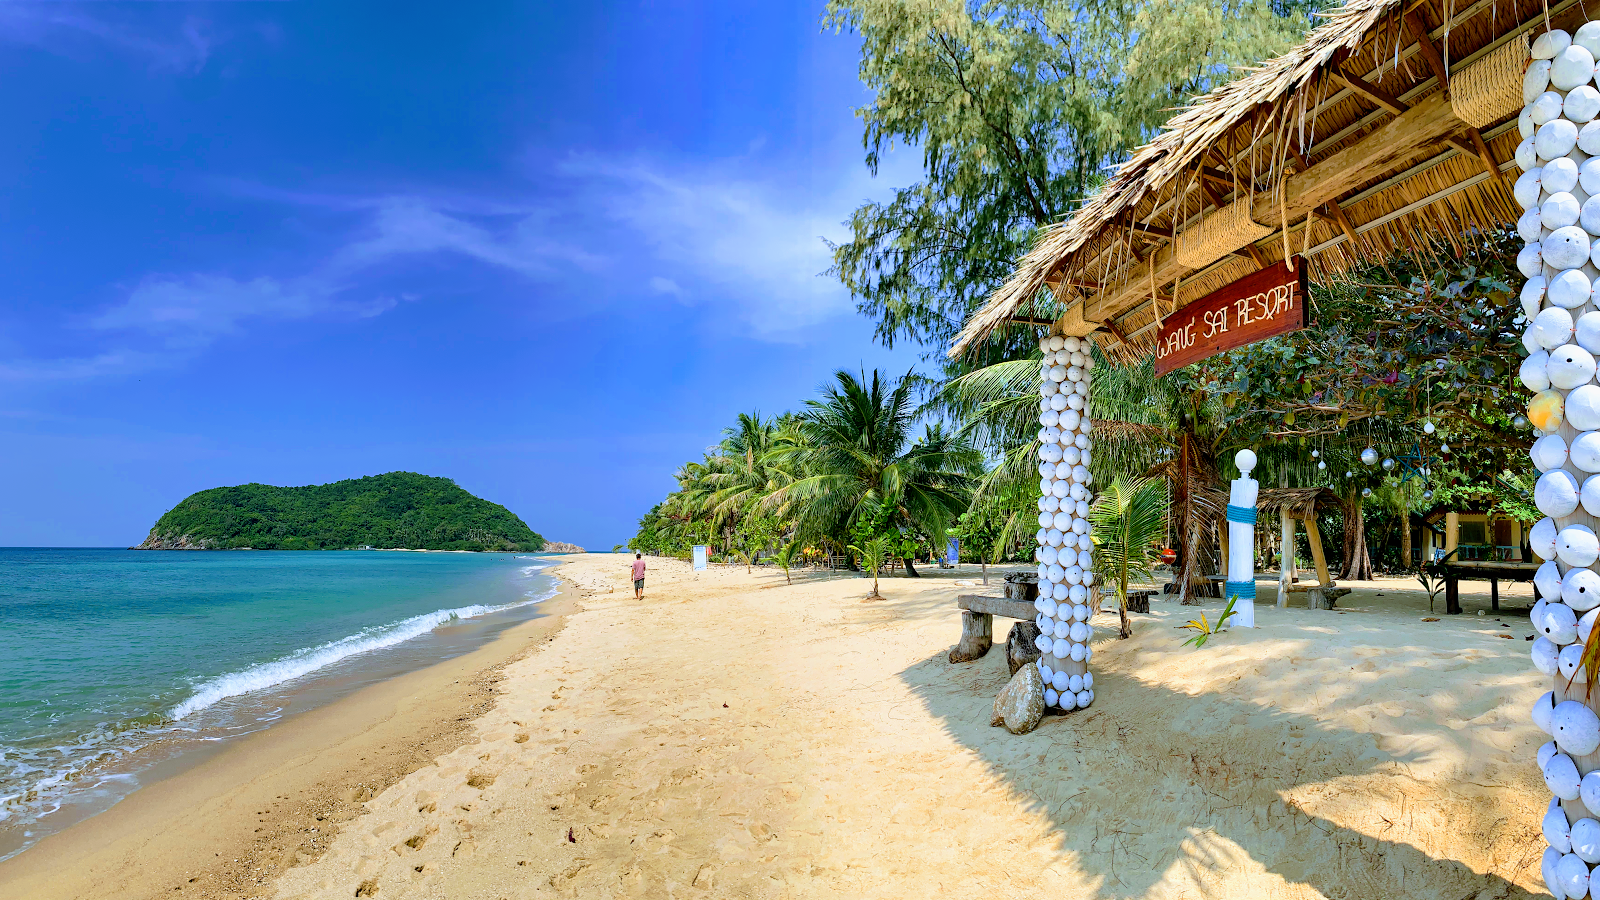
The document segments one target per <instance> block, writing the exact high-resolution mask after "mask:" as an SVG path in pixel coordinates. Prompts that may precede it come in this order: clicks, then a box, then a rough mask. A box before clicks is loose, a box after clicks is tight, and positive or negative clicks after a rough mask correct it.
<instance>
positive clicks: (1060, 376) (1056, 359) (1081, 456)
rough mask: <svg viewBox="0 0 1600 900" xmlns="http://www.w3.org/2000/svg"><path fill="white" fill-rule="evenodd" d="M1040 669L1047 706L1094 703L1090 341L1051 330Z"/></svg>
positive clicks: (1044, 395) (1042, 388)
mask: <svg viewBox="0 0 1600 900" xmlns="http://www.w3.org/2000/svg"><path fill="white" fill-rule="evenodd" d="M1039 349H1040V350H1042V351H1043V352H1044V363H1043V365H1042V366H1041V367H1040V371H1039V394H1040V400H1039V424H1040V425H1041V426H1042V427H1041V428H1040V430H1039V532H1038V534H1037V538H1038V542H1039V549H1038V551H1037V557H1036V558H1037V559H1038V560H1039V599H1038V600H1037V601H1035V602H1034V605H1035V607H1036V608H1037V609H1038V610H1039V616H1038V618H1037V619H1036V620H1035V621H1036V623H1037V624H1038V626H1039V631H1040V635H1039V641H1038V646H1039V652H1040V653H1041V654H1043V655H1042V656H1040V657H1039V662H1038V666H1039V673H1040V674H1041V675H1043V676H1044V682H1045V692H1044V700H1045V704H1046V705H1047V706H1056V707H1059V708H1061V709H1069V710H1070V709H1082V708H1083V707H1086V706H1088V705H1089V704H1090V703H1093V702H1094V676H1093V675H1091V674H1090V673H1089V658H1090V657H1091V656H1093V655H1094V650H1093V649H1091V647H1090V646H1089V639H1090V637H1091V635H1092V634H1093V629H1092V626H1090V625H1089V614H1090V605H1089V604H1090V603H1091V601H1092V597H1091V593H1090V592H1091V591H1093V590H1094V569H1093V564H1092V560H1091V557H1090V550H1091V548H1092V547H1093V544H1091V543H1090V540H1089V504H1090V503H1091V502H1092V501H1093V499H1094V495H1093V494H1092V493H1091V492H1090V489H1089V484H1090V481H1091V479H1090V477H1089V431H1090V425H1089V371H1090V370H1091V369H1093V368H1094V359H1093V358H1092V356H1091V355H1090V352H1089V350H1090V344H1089V339H1088V338H1077V337H1066V336H1063V335H1059V334H1054V335H1050V336H1049V337H1047V338H1045V339H1043V340H1042V341H1040V342H1039Z"/></svg>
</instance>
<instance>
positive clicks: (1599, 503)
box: [1446, 22, 1600, 898]
mask: <svg viewBox="0 0 1600 900" xmlns="http://www.w3.org/2000/svg"><path fill="white" fill-rule="evenodd" d="M1596 55H1600V23H1595V22H1590V23H1588V24H1586V25H1584V26H1583V27H1582V28H1580V29H1578V33H1577V35H1576V36H1568V35H1567V33H1566V32H1563V31H1551V32H1547V33H1545V34H1541V35H1539V37H1538V38H1537V39H1536V40H1535V41H1534V43H1533V56H1534V61H1533V62H1532V64H1531V65H1530V66H1529V68H1528V71H1527V73H1526V80H1525V81H1524V85H1523V95H1524V99H1525V100H1528V101H1531V102H1530V103H1529V105H1528V107H1527V108H1526V109H1525V110H1524V111H1523V113H1522V116H1521V118H1520V119H1519V125H1520V127H1521V133H1522V136H1523V138H1524V140H1523V142H1522V144H1521V145H1520V146H1518V147H1517V153H1516V159H1517V163H1518V165H1519V166H1521V168H1522V169H1523V170H1524V173H1523V174H1522V176H1521V177H1520V178H1518V179H1517V184H1516V188H1515V190H1514V191H1513V193H1514V194H1515V196H1516V199H1517V202H1518V203H1519V204H1520V205H1521V206H1522V207H1523V208H1524V209H1525V210H1527V212H1525V213H1524V214H1523V216H1522V218H1521V219H1519V220H1518V222H1517V230H1518V231H1519V232H1520V233H1521V234H1522V236H1523V238H1524V239H1525V240H1527V241H1528V246H1527V247H1526V248H1525V249H1524V250H1523V251H1522V253H1521V254H1519V255H1518V257H1517V268H1518V269H1519V270H1521V272H1522V274H1523V275H1525V276H1527V278H1528V281H1527V284H1526V285H1525V286H1524V288H1523V290H1522V304H1523V310H1524V311H1525V312H1526V313H1527V316H1528V318H1529V319H1531V320H1532V322H1531V324H1530V326H1529V328H1528V330H1527V332H1526V333H1525V334H1524V336H1523V344H1524V345H1525V346H1526V347H1527V350H1528V353H1529V356H1528V358H1527V359H1526V360H1525V361H1524V362H1523V365H1522V371H1521V373H1520V377H1521V379H1522V382H1523V384H1524V385H1525V386H1526V387H1527V388H1528V389H1529V390H1531V391H1534V392H1535V396H1534V397H1533V399H1532V401H1531V402H1530V403H1529V404H1528V418H1529V419H1530V420H1531V421H1532V423H1533V426H1534V428H1536V429H1538V432H1537V434H1538V440H1537V441H1536V442H1535V443H1534V445H1533V450H1532V456H1533V462H1534V465H1535V466H1536V467H1537V468H1538V469H1539V471H1540V472H1542V473H1543V474H1542V475H1540V476H1539V480H1538V482H1537V483H1536V484H1535V486H1534V502H1535V504H1536V505H1537V506H1538V507H1539V510H1540V512H1543V513H1544V514H1545V518H1544V519H1541V520H1540V521H1539V522H1538V524H1536V525H1534V526H1533V529H1532V531H1531V532H1530V533H1529V538H1530V543H1531V544H1532V546H1533V552H1534V554H1535V555H1536V556H1538V557H1539V558H1540V559H1543V560H1548V561H1547V562H1545V563H1544V565H1543V566H1542V567H1540V569H1539V571H1538V573H1537V575H1536V576H1535V582H1536V583H1537V584H1538V587H1539V592H1540V594H1541V595H1542V596H1543V597H1545V598H1548V599H1541V600H1540V601H1539V602H1538V603H1537V604H1535V606H1534V608H1533V613H1532V616H1531V619H1532V624H1533V627H1534V630H1535V631H1537V632H1539V634H1540V635H1541V636H1540V637H1539V639H1538V640H1536V641H1534V643H1533V647H1532V654H1533V663H1534V665H1535V666H1537V667H1538V668H1539V670H1540V671H1542V672H1544V673H1545V674H1546V675H1549V676H1552V680H1553V682H1554V683H1553V685H1552V688H1553V689H1552V690H1551V691H1550V692H1548V693H1546V694H1545V695H1544V696H1543V697H1541V698H1539V700H1538V702H1537V703H1535V705H1534V710H1533V720H1534V722H1535V723H1536V724H1538V726H1539V727H1540V728H1542V729H1544V730H1545V731H1546V732H1548V733H1549V734H1550V736H1551V737H1552V738H1553V740H1551V741H1550V742H1549V743H1547V744H1545V745H1544V746H1543V747H1541V748H1539V753H1538V765H1539V767H1540V769H1541V771H1542V772H1543V774H1544V780H1545V784H1547V785H1548V786H1549V787H1550V789H1551V791H1552V793H1554V794H1555V795H1556V799H1554V800H1552V801H1551V803H1550V805H1549V807H1548V808H1546V809H1545V810H1543V811H1539V810H1529V811H1528V814H1529V816H1530V818H1531V817H1534V816H1541V815H1542V817H1543V823H1542V824H1543V831H1544V836H1545V839H1546V840H1547V841H1548V842H1549V844H1550V846H1549V847H1548V848H1547V849H1546V850H1545V852H1544V858H1543V860H1542V863H1541V865H1540V870H1541V872H1542V873H1543V875H1544V879H1545V883H1546V884H1547V885H1548V886H1549V888H1550V891H1551V893H1552V894H1554V895H1555V896H1556V897H1562V898H1581V897H1586V896H1592V895H1593V891H1595V890H1600V876H1597V877H1596V878H1595V881H1594V883H1593V884H1591V872H1590V870H1591V868H1592V867H1593V866H1594V865H1595V864H1596V863H1600V822H1597V821H1596V819H1597V818H1600V717H1597V716H1596V715H1595V710H1594V708H1593V707H1594V706H1595V705H1596V704H1600V693H1597V694H1596V695H1595V696H1594V697H1592V698H1586V697H1585V694H1586V693H1587V692H1588V690H1587V689H1588V685H1587V684H1586V679H1585V675H1584V672H1583V669H1582V667H1581V666H1580V664H1579V663H1580V659H1581V657H1582V655H1583V648H1584V644H1585V642H1586V641H1587V639H1588V638H1589V635H1590V632H1591V631H1592V630H1593V629H1594V624H1595V620H1596V618H1597V617H1600V574H1596V572H1595V571H1594V569H1595V567H1596V566H1595V564H1596V558H1597V556H1600V540H1597V539H1596V536H1595V531H1594V529H1595V528H1596V525H1597V523H1600V520H1597V518H1596V517H1597V515H1600V479H1597V478H1595V477H1593V475H1594V473H1597V472H1600V385H1596V384H1594V376H1595V359H1594V356H1593V354H1594V353H1596V352H1600V311H1596V304H1595V302H1594V300H1593V298H1592V295H1591V290H1592V288H1593V283H1594V282H1595V281H1596V280H1597V279H1600V270H1597V269H1596V268H1595V266H1594V264H1593V262H1592V256H1591V251H1592V250H1593V249H1594V245H1595V242H1594V240H1593V239H1594V238H1595V237H1596V236H1600V200H1591V199H1589V189H1590V188H1594V189H1596V193H1597V194H1600V160H1594V159H1591V158H1590V157H1591V156H1592V155H1600V122H1596V121H1593V120H1594V119H1595V115H1596V113H1600V93H1597V92H1596V91H1595V88H1594V85H1593V84H1592V82H1593V78H1594V69H1595V63H1594V60H1595V57H1596ZM1450 524H1453V523H1447V525H1446V529H1447V530H1446V547H1449V546H1450V545H1451V544H1453V543H1455V539H1454V538H1455V535H1454V529H1453V528H1451V527H1450ZM1569 679H1571V681H1572V686H1571V687H1570V688H1569V687H1567V684H1568V681H1569Z"/></svg>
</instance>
